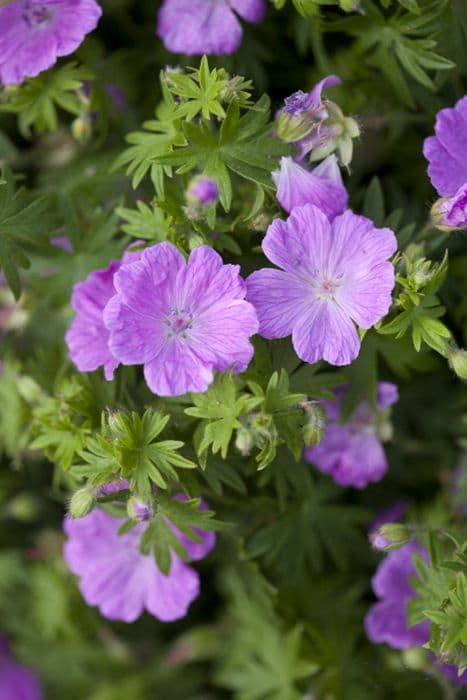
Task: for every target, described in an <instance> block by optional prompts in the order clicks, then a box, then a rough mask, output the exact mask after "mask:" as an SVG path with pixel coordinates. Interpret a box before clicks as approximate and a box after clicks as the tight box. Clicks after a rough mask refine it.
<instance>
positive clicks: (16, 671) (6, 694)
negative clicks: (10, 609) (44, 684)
mask: <svg viewBox="0 0 467 700" xmlns="http://www.w3.org/2000/svg"><path fill="white" fill-rule="evenodd" d="M0 698H2V700H43V698H44V696H43V694H42V690H41V687H40V685H39V681H38V678H37V676H36V674H35V673H34V671H33V670H32V669H30V668H27V667H26V666H22V665H21V664H19V663H18V662H17V661H15V659H14V658H13V657H12V656H11V654H10V652H9V649H8V644H7V642H6V640H5V639H4V638H0Z"/></svg>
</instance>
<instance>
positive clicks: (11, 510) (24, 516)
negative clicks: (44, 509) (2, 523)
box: [8, 493, 40, 522]
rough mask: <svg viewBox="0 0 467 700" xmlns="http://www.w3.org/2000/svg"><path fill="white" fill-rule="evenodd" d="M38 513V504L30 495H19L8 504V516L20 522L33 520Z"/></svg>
mask: <svg viewBox="0 0 467 700" xmlns="http://www.w3.org/2000/svg"><path fill="white" fill-rule="evenodd" d="M39 511H40V502H39V501H38V500H37V498H35V497H34V496H33V495H32V494H30V493H19V494H18V495H17V496H14V497H13V498H12V499H11V500H10V501H9V503H8V515H10V516H11V517H12V518H15V520H19V521H21V522H30V521H31V520H34V519H35V518H36V516H37V515H38V513H39Z"/></svg>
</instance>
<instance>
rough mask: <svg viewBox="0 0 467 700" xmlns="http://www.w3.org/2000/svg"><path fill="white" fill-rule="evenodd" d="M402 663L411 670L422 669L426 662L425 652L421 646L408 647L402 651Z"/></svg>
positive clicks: (425, 666)
mask: <svg viewBox="0 0 467 700" xmlns="http://www.w3.org/2000/svg"><path fill="white" fill-rule="evenodd" d="M402 663H403V664H404V666H406V667H407V668H409V669H410V670H411V671H424V670H425V669H426V668H427V664H428V655H427V652H426V651H425V650H424V649H422V647H410V648H409V649H404V650H403V651H402Z"/></svg>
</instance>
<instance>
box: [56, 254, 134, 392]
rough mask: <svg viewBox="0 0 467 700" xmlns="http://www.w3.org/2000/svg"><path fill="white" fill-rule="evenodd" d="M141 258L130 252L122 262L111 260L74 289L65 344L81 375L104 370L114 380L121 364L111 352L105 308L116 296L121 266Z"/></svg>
mask: <svg viewBox="0 0 467 700" xmlns="http://www.w3.org/2000/svg"><path fill="white" fill-rule="evenodd" d="M137 257H139V253H132V252H131V251H127V252H126V253H124V255H123V258H122V261H120V260H112V262H111V263H110V264H109V265H108V266H107V267H106V268H105V270H94V271H93V272H91V273H90V274H89V275H88V276H87V277H86V279H85V280H84V281H83V282H78V283H77V284H75V286H74V288H73V294H72V296H71V306H72V307H73V309H74V311H75V312H76V316H75V318H74V319H73V321H72V323H71V326H70V328H69V329H68V331H67V332H66V335H65V342H66V344H67V345H68V354H69V356H70V358H71V360H72V361H73V363H74V364H75V365H76V367H77V368H78V369H79V371H80V372H93V371H94V370H96V369H98V368H99V367H103V368H104V376H105V378H106V379H108V380H111V379H113V376H114V372H115V369H116V368H117V367H118V365H119V362H118V360H116V359H115V357H114V356H113V355H112V353H111V351H110V350H109V332H108V330H107V328H106V327H105V325H104V320H103V317H102V314H103V311H104V307H105V305H106V304H107V302H108V301H109V299H110V298H111V297H112V296H113V295H114V294H115V288H114V283H113V279H114V274H115V272H116V271H117V270H118V269H119V268H120V266H121V265H122V263H125V262H129V261H130V260H134V259H135V258H137Z"/></svg>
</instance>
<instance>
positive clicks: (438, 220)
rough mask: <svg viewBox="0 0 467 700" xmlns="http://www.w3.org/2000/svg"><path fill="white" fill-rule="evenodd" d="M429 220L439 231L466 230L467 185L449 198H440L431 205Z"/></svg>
mask: <svg viewBox="0 0 467 700" xmlns="http://www.w3.org/2000/svg"><path fill="white" fill-rule="evenodd" d="M431 220H432V222H433V224H434V225H435V226H436V228H439V229H440V230H441V231H456V230H460V229H465V228H467V183H465V184H463V185H462V186H461V187H459V189H458V190H457V192H456V193H455V194H453V195H452V196H451V197H441V198H440V199H438V200H437V201H436V202H435V203H434V204H433V206H432V207H431Z"/></svg>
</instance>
